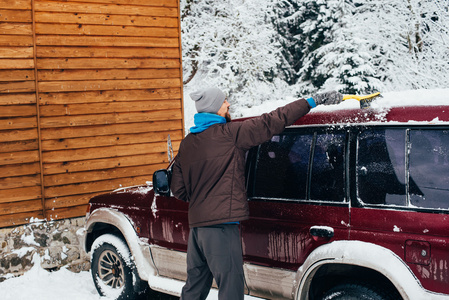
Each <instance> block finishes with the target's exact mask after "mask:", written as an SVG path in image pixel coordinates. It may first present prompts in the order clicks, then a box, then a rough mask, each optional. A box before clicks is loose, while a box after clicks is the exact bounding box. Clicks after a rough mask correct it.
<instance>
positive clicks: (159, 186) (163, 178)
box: [153, 169, 171, 197]
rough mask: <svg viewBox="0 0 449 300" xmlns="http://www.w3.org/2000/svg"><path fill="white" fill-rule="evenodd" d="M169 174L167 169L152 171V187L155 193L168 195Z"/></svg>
mask: <svg viewBox="0 0 449 300" xmlns="http://www.w3.org/2000/svg"><path fill="white" fill-rule="evenodd" d="M170 181H171V174H170V172H169V171H168V170H166V169H162V170H157V171H156V172H154V173H153V188H154V192H155V194H156V195H160V196H165V197H169V196H170Z"/></svg>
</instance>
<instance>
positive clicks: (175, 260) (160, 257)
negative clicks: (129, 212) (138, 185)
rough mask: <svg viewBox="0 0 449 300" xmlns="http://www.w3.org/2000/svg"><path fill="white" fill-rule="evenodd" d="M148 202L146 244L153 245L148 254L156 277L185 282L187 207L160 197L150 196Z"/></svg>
mask: <svg viewBox="0 0 449 300" xmlns="http://www.w3.org/2000/svg"><path fill="white" fill-rule="evenodd" d="M169 171H170V170H169ZM149 201H151V210H150V212H149V216H148V222H149V226H150V228H149V232H150V241H149V242H150V244H152V245H153V246H152V247H151V254H152V257H153V261H154V263H155V265H156V268H157V269H158V273H159V275H162V276H165V277H169V278H176V279H179V280H185V279H186V278H187V275H186V271H187V265H186V252H187V241H188V237H189V220H188V203H186V202H183V201H181V200H178V199H176V198H175V197H167V196H161V195H154V196H153V199H149Z"/></svg>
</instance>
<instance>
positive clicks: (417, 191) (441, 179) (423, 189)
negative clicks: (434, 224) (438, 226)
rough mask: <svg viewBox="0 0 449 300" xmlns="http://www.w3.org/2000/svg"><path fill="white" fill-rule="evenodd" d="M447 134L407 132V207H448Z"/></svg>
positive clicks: (448, 138)
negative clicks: (408, 168) (408, 138)
mask: <svg viewBox="0 0 449 300" xmlns="http://www.w3.org/2000/svg"><path fill="white" fill-rule="evenodd" d="M448 156H449V131H447V130H416V131H411V132H410V172H409V180H410V204H411V205H412V206H414V207H423V208H436V209H448V208H449V158H448Z"/></svg>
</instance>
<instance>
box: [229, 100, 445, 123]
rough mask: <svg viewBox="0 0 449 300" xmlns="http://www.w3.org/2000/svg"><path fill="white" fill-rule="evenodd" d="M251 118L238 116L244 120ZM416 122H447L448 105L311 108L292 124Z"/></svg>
mask: <svg viewBox="0 0 449 300" xmlns="http://www.w3.org/2000/svg"><path fill="white" fill-rule="evenodd" d="M246 119H251V118H240V119H236V120H235V121H237V122H238V121H244V120H246ZM389 122H390V123H392V124H404V123H416V124H446V125H447V124H449V105H433V106H403V107H402V106H397V107H389V108H382V109H374V108H367V109H360V108H359V109H355V108H350V109H334V110H317V111H314V110H313V109H312V110H311V111H310V113H308V114H307V115H305V116H304V117H302V118H300V119H298V120H297V121H296V122H295V123H294V124H293V126H304V125H339V124H341V125H349V124H364V123H389Z"/></svg>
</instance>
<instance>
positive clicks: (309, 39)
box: [273, 0, 336, 91]
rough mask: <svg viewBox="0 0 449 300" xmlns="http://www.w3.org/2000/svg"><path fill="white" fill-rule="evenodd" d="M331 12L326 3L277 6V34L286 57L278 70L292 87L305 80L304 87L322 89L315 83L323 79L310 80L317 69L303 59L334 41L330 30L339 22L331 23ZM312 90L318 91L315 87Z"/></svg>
mask: <svg viewBox="0 0 449 300" xmlns="http://www.w3.org/2000/svg"><path fill="white" fill-rule="evenodd" d="M328 10H329V7H328V1H326V0H283V1H278V2H277V3H276V5H275V6H274V12H275V14H274V16H275V17H274V19H273V24H274V26H275V28H276V30H277V32H278V39H279V42H280V44H281V46H282V56H283V57H282V60H281V65H280V66H279V67H280V72H281V74H283V78H284V80H286V81H287V82H288V83H289V84H296V83H298V80H306V81H307V84H306V85H304V87H305V86H307V85H312V86H313V85H314V84H318V85H319V83H316V82H315V81H318V82H321V81H322V78H312V76H311V73H312V70H313V67H314V65H315V62H313V59H310V60H308V61H306V62H304V59H305V58H306V57H307V56H309V55H310V53H313V52H314V51H315V50H316V49H318V48H320V47H321V46H323V45H325V44H327V43H329V42H330V41H331V40H330V39H329V37H330V35H329V30H330V29H331V28H332V26H333V24H334V23H335V21H336V20H334V19H332V15H331V14H329V13H328ZM304 63H306V64H307V66H304ZM304 90H307V89H303V90H302V91H304ZM310 90H315V89H314V88H313V87H312V88H310Z"/></svg>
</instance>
